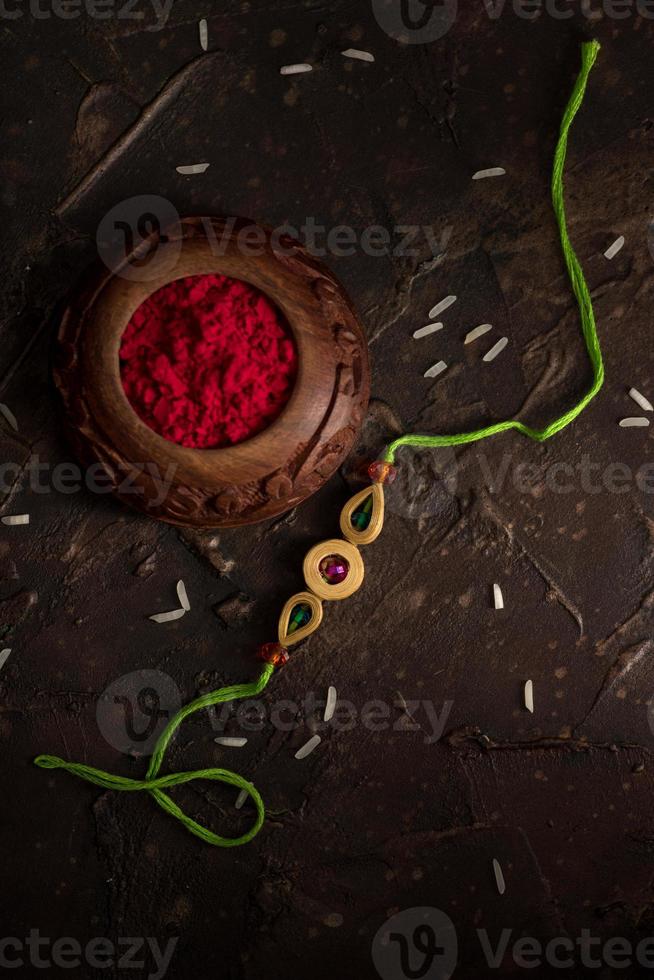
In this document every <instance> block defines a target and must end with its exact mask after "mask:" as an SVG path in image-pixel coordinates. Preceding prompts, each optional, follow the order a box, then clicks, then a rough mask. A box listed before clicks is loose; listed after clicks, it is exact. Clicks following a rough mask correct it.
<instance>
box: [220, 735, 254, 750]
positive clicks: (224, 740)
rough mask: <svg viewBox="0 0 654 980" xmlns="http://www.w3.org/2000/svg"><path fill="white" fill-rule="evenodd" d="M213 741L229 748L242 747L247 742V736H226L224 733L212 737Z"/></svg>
mask: <svg viewBox="0 0 654 980" xmlns="http://www.w3.org/2000/svg"><path fill="white" fill-rule="evenodd" d="M214 742H215V743H216V745H226V746H227V747H228V748H230V749H242V748H243V746H244V745H247V744H248V740H247V738H228V737H227V736H226V735H221V736H220V737H219V738H214Z"/></svg>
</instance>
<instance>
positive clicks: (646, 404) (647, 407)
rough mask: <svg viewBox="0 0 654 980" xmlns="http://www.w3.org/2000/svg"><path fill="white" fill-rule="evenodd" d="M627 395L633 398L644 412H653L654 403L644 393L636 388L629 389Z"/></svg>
mask: <svg viewBox="0 0 654 980" xmlns="http://www.w3.org/2000/svg"><path fill="white" fill-rule="evenodd" d="M629 397H630V398H633V400H634V401H635V402H636V404H637V405H639V406H640V407H641V408H642V410H643V411H644V412H654V405H652V403H651V402H650V401H648V399H647V398H645V396H644V395H641V393H640V392H639V391H638V389H637V388H630V389H629Z"/></svg>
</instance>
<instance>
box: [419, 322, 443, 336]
mask: <svg viewBox="0 0 654 980" xmlns="http://www.w3.org/2000/svg"><path fill="white" fill-rule="evenodd" d="M442 329H443V324H442V323H428V324H427V325H426V326H425V327H420V329H419V330H416V331H414V334H413V339H414V340H420V338H421V337H428V336H429V334H430V333H436V331H437V330H442Z"/></svg>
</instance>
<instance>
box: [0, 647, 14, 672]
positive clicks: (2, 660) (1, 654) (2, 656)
mask: <svg viewBox="0 0 654 980" xmlns="http://www.w3.org/2000/svg"><path fill="white" fill-rule="evenodd" d="M10 653H11V647H5V649H4V650H0V670H2V668H3V667H4V665H5V664H6V663H7V658H8V656H9V654H10Z"/></svg>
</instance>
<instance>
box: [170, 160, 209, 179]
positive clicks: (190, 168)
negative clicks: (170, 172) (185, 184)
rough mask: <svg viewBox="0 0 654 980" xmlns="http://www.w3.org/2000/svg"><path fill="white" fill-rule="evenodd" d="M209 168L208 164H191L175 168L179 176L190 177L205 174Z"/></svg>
mask: <svg viewBox="0 0 654 980" xmlns="http://www.w3.org/2000/svg"><path fill="white" fill-rule="evenodd" d="M208 168H209V164H208V163H189V164H185V165H183V166H181V167H175V170H176V171H177V173H178V174H184V176H186V177H188V176H189V175H190V174H203V173H204V172H205V170H207V169H208Z"/></svg>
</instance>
